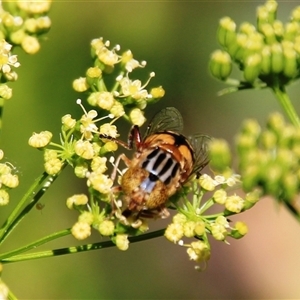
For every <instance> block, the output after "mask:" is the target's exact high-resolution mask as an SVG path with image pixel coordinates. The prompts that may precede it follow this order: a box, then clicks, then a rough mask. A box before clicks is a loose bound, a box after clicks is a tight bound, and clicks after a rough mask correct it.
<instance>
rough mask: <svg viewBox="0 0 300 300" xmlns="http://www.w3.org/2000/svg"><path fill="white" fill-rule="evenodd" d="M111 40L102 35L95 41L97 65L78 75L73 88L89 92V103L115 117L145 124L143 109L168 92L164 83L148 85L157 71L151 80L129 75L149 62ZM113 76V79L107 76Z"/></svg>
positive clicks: (92, 46) (95, 60)
mask: <svg viewBox="0 0 300 300" xmlns="http://www.w3.org/2000/svg"><path fill="white" fill-rule="evenodd" d="M109 46H110V42H109V41H104V40H103V39H102V38H98V39H94V40H92V42H91V52H92V58H93V61H94V65H93V66H92V67H90V68H89V69H88V70H87V71H86V76H85V77H80V78H78V79H75V80H74V82H73V88H74V89H75V90H76V91H77V92H86V93H88V98H87V101H88V103H89V104H90V105H91V106H93V107H96V108H98V109H100V110H102V111H106V112H108V113H110V114H113V115H114V116H115V117H121V116H122V117H124V118H125V119H127V120H129V121H130V122H131V123H132V124H134V125H138V126H142V125H143V124H144V122H145V121H146V119H145V117H144V113H143V110H144V109H145V108H146V106H147V104H148V103H154V102H156V101H157V100H159V99H160V98H161V97H163V96H164V93H165V92H164V90H163V88H162V87H160V86H159V87H154V88H152V89H151V90H150V91H148V90H147V89H146V87H147V85H148V84H149V82H150V80H151V78H152V77H154V75H155V74H154V73H153V72H151V73H150V76H149V78H148V80H146V82H145V83H142V81H141V80H138V79H135V80H133V79H131V78H130V77H129V75H130V74H131V73H132V72H133V71H134V70H135V69H137V68H144V67H145V66H146V62H145V61H142V62H139V61H137V60H136V59H134V57H133V54H132V52H131V51H130V50H127V51H125V52H123V53H121V54H119V52H120V46H119V45H116V46H115V47H112V48H111V49H110V48H109ZM108 76H109V77H110V78H112V76H115V79H114V81H113V82H111V80H110V81H109V80H106V77H108Z"/></svg>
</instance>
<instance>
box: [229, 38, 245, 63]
mask: <svg viewBox="0 0 300 300" xmlns="http://www.w3.org/2000/svg"><path fill="white" fill-rule="evenodd" d="M247 42H248V35H246V34H244V33H238V34H237V36H236V41H235V42H233V43H232V44H230V45H229V46H228V53H229V54H230V55H231V57H232V58H233V59H234V60H236V61H242V60H243V58H244V56H245V49H246V45H247Z"/></svg>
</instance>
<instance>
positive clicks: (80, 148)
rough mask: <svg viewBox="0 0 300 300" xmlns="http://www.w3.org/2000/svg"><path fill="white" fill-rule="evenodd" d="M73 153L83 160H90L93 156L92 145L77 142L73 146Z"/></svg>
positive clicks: (87, 142)
mask: <svg viewBox="0 0 300 300" xmlns="http://www.w3.org/2000/svg"><path fill="white" fill-rule="evenodd" d="M74 150H75V153H76V154H77V155H78V156H80V157H82V158H84V159H92V158H93V156H94V154H95V153H94V149H93V145H92V144H91V143H90V142H89V141H83V140H78V141H77V142H76V143H75V146H74Z"/></svg>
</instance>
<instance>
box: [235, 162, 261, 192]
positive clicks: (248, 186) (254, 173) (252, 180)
mask: <svg viewBox="0 0 300 300" xmlns="http://www.w3.org/2000/svg"><path fill="white" fill-rule="evenodd" d="M240 164H241V165H242V164H244V165H245V166H247V168H246V169H245V170H244V172H243V180H242V184H243V189H244V191H251V190H252V189H253V188H254V187H255V186H256V184H257V182H258V181H259V174H260V166H259V165H256V164H255V165H253V163H252V165H249V160H246V161H242V162H241V163H240Z"/></svg>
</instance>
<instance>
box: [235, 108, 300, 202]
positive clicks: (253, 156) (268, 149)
mask: <svg viewBox="0 0 300 300" xmlns="http://www.w3.org/2000/svg"><path fill="white" fill-rule="evenodd" d="M236 145H237V150H238V154H239V170H240V172H241V174H242V176H243V187H244V189H245V190H246V191H247V190H248V191H249V190H251V189H253V188H255V187H258V188H260V190H261V193H262V194H264V195H272V196H274V197H275V199H278V200H281V201H285V202H288V203H291V202H292V201H293V200H295V198H296V196H297V195H298V194H299V192H300V172H299V170H300V146H299V145H300V129H299V128H297V127H295V126H293V125H291V124H289V123H286V122H285V120H284V118H283V116H282V115H281V114H279V113H273V114H271V115H270V116H269V118H268V121H267V126H266V128H265V129H262V128H261V127H260V125H259V124H258V123H257V121H255V120H252V119H250V120H246V121H245V122H244V124H243V126H242V129H241V131H240V133H239V134H238V136H237V138H236ZM249 162H250V163H249Z"/></svg>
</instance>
